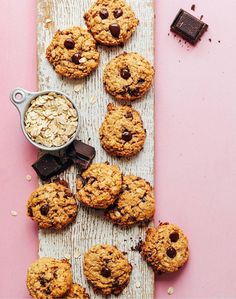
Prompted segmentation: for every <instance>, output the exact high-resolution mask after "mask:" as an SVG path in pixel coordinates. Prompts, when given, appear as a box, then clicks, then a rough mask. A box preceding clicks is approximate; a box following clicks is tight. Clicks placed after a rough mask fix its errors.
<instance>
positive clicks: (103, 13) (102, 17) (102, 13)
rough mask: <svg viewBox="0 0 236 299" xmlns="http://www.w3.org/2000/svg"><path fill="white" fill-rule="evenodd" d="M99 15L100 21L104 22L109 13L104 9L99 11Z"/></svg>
mask: <svg viewBox="0 0 236 299" xmlns="http://www.w3.org/2000/svg"><path fill="white" fill-rule="evenodd" d="M99 15H100V17H101V19H102V20H105V19H107V18H108V16H109V13H108V11H107V9H106V8H102V9H101V10H100V12H99Z"/></svg>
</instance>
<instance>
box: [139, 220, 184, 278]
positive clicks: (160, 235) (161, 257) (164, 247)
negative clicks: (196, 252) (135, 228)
mask: <svg viewBox="0 0 236 299" xmlns="http://www.w3.org/2000/svg"><path fill="white" fill-rule="evenodd" d="M141 254H142V256H143V257H144V258H145V259H146V261H147V262H148V264H149V265H150V266H151V267H152V268H153V270H154V271H156V272H160V273H162V272H175V271H178V270H179V269H180V268H181V267H182V266H183V265H184V264H185V263H186V262H187V260H188V258H189V249H188V240H187V238H186V236H185V235H184V233H183V231H182V230H181V229H180V228H179V227H178V226H176V225H174V224H169V223H161V224H160V225H159V226H158V227H157V228H149V229H148V230H147V232H146V240H145V242H144V243H143V244H142V250H141Z"/></svg>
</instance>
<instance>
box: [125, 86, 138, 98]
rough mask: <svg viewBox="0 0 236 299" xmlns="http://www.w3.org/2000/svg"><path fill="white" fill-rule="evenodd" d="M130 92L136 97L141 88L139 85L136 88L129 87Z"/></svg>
mask: <svg viewBox="0 0 236 299" xmlns="http://www.w3.org/2000/svg"><path fill="white" fill-rule="evenodd" d="M128 93H129V95H130V96H131V97H136V96H138V95H139V88H138V87H136V88H130V87H128Z"/></svg>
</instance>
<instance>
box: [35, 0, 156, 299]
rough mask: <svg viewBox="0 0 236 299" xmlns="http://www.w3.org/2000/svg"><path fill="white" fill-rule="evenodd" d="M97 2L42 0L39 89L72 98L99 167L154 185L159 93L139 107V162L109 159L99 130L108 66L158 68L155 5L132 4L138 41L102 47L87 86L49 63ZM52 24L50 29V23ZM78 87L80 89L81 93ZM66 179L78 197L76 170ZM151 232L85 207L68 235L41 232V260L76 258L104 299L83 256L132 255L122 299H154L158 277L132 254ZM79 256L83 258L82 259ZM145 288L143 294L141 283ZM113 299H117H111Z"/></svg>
mask: <svg viewBox="0 0 236 299" xmlns="http://www.w3.org/2000/svg"><path fill="white" fill-rule="evenodd" d="M92 2H93V0H69V1H68V0H38V89H39V90H45V89H58V90H61V91H63V92H65V93H67V94H68V95H69V96H71V97H72V98H73V99H74V100H75V101H76V103H77V105H78V108H79V110H80V119H79V123H80V131H79V135H78V138H80V139H81V140H82V141H84V142H87V141H88V140H90V141H89V143H90V144H92V145H94V146H95V147H96V150H97V155H96V158H95V161H96V162H100V161H109V162H111V163H117V164H118V165H119V166H120V168H121V169H122V171H123V172H124V173H126V174H130V173H132V174H136V175H138V176H141V177H143V178H146V179H147V180H149V181H150V182H151V183H153V179H154V173H153V171H154V165H153V161H154V138H153V137H154V90H153V89H152V90H151V91H150V92H149V93H148V95H147V96H145V98H144V99H142V100H140V101H137V102H135V103H133V106H134V107H135V108H136V109H137V110H138V111H139V112H140V113H141V115H142V118H143V121H144V125H145V128H146V129H147V139H146V143H145V147H144V150H143V151H142V152H141V153H140V154H139V155H138V156H137V157H135V158H133V159H130V160H126V159H125V160H122V159H116V158H111V157H109V156H108V155H107V154H106V152H105V151H104V150H103V149H102V148H101V146H100V143H99V137H98V129H99V127H100V125H101V122H102V120H103V118H104V115H105V113H106V106H107V104H108V103H109V102H113V101H114V100H113V99H112V98H111V97H110V96H109V95H108V94H107V93H106V92H105V91H104V88H103V85H102V72H103V69H104V66H105V64H106V63H107V62H108V61H109V60H110V59H111V58H113V57H115V56H116V55H117V54H119V53H122V52H123V51H127V52H128V51H136V52H139V53H140V54H142V55H143V56H144V57H146V58H148V59H149V60H150V61H152V62H153V60H154V51H153V45H154V41H153V23H154V22H153V21H154V20H153V17H154V9H153V2H152V0H138V1H137V0H128V2H129V3H130V4H131V5H132V7H133V9H134V11H135V12H136V15H137V17H138V18H139V20H140V24H139V26H138V29H137V31H136V33H135V34H134V36H133V37H132V38H131V40H130V41H128V43H127V44H126V45H125V46H124V48H121V47H115V48H112V49H110V48H106V47H99V50H100V52H101V63H100V67H99V68H98V70H97V71H96V72H95V73H93V74H92V75H91V76H89V77H88V78H86V79H83V80H75V81H71V80H68V79H62V78H61V77H59V76H58V75H56V74H55V72H54V71H53V69H52V67H51V66H50V65H49V64H48V62H47V61H46V59H45V49H46V47H47V45H48V44H49V42H50V39H51V38H52V35H53V33H54V32H55V31H56V30H57V29H63V28H67V27H70V26H75V25H82V26H85V25H84V22H83V14H84V12H85V11H86V10H87V9H88V8H89V6H90V5H91V3H92ZM48 19H50V20H51V21H52V22H50V23H49V24H48V25H50V26H46V25H45V23H47V20H48ZM78 85H79V86H80V87H79V88H78ZM94 99H96V100H94ZM62 177H64V178H65V179H67V180H68V181H69V183H70V186H71V188H72V190H73V191H75V179H76V169H75V168H74V167H72V168H71V169H70V170H68V171H67V172H66V173H65V174H64V175H63V176H62ZM144 233H145V228H140V227H133V228H130V229H120V228H117V227H115V226H113V225H112V224H111V223H110V222H108V221H105V220H103V218H102V212H98V211H95V210H92V209H88V208H86V207H83V206H80V210H79V213H78V217H77V221H76V223H74V224H73V225H71V226H69V227H68V228H66V229H65V230H63V231H58V232H54V231H50V230H47V231H39V240H40V243H39V255H40V256H53V257H56V258H63V257H65V255H70V256H71V257H72V258H71V261H72V266H73V275H74V280H75V281H77V282H79V283H81V284H82V285H83V286H85V287H86V288H87V289H88V292H89V293H90V294H91V298H94V299H98V298H99V299H100V298H102V296H100V295H95V294H94V293H93V290H92V288H91V287H90V286H88V284H87V281H86V279H85V277H84V274H83V270H82V264H83V254H84V253H85V252H86V251H87V250H88V249H89V248H90V247H91V246H92V245H94V244H99V243H110V244H115V245H117V246H118V248H119V249H121V250H122V251H126V252H128V258H129V260H130V262H131V263H132V265H133V273H132V277H131V282H130V284H129V286H128V287H127V288H126V290H125V291H124V293H123V294H122V295H120V296H119V298H121V299H126V298H130V299H151V298H153V293H154V275H153V272H152V270H151V269H150V268H148V266H147V265H146V263H145V262H144V261H143V260H142V258H141V257H140V254H139V253H138V252H134V251H131V247H132V246H133V247H135V245H136V244H137V243H138V241H139V237H142V238H143V237H144ZM78 252H79V254H80V255H78ZM137 281H138V282H140V288H138V289H137V286H136V285H135V284H136V282H137ZM111 298H116V297H114V296H111Z"/></svg>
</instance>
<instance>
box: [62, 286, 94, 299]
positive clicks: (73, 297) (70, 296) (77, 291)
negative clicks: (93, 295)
mask: <svg viewBox="0 0 236 299" xmlns="http://www.w3.org/2000/svg"><path fill="white" fill-rule="evenodd" d="M89 298H90V297H89V295H88V294H87V293H86V289H84V288H83V287H82V286H81V285H80V284H78V283H73V284H72V286H71V288H70V290H69V292H68V293H67V294H66V297H65V299H89Z"/></svg>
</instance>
